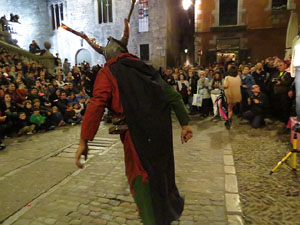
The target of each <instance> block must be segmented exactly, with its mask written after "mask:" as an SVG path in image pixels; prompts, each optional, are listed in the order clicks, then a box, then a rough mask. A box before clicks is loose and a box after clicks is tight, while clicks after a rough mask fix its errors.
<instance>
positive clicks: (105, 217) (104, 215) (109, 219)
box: [101, 214, 114, 221]
mask: <svg viewBox="0 0 300 225" xmlns="http://www.w3.org/2000/svg"><path fill="white" fill-rule="evenodd" d="M101 218H102V219H103V220H106V221H112V219H113V218H114V217H113V216H111V215H108V214H102V215H101Z"/></svg>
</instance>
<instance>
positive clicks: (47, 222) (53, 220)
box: [44, 218, 56, 224]
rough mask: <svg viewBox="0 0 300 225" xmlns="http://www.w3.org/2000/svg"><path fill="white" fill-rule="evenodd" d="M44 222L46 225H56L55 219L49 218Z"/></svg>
mask: <svg viewBox="0 0 300 225" xmlns="http://www.w3.org/2000/svg"><path fill="white" fill-rule="evenodd" d="M44 222H45V223H46V224H55V223H56V219H53V218H47V219H45V220H44Z"/></svg>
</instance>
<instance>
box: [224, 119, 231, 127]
mask: <svg viewBox="0 0 300 225" xmlns="http://www.w3.org/2000/svg"><path fill="white" fill-rule="evenodd" d="M231 122H232V120H231V119H228V120H226V122H225V127H226V129H227V130H230V127H231Z"/></svg>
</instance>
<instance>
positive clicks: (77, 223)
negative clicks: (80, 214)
mask: <svg viewBox="0 0 300 225" xmlns="http://www.w3.org/2000/svg"><path fill="white" fill-rule="evenodd" d="M69 224H73V225H79V224H81V221H80V220H77V219H75V220H71V221H70V222H69Z"/></svg>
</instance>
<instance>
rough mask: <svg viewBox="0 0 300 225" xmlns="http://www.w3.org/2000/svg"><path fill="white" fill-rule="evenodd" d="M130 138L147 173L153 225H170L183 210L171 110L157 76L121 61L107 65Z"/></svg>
mask: <svg viewBox="0 0 300 225" xmlns="http://www.w3.org/2000/svg"><path fill="white" fill-rule="evenodd" d="M110 70H111V72H112V74H113V76H114V77H115V78H116V80H117V83H118V88H119V93H120V99H121V102H122V105H123V109H124V113H125V117H126V122H127V124H128V128H129V131H130V135H131V138H132V141H133V144H134V146H135V149H136V151H137V154H138V156H139V158H140V161H141V163H142V165H143V167H144V169H145V170H146V171H147V173H148V177H149V183H150V190H151V198H152V205H153V208H154V214H155V221H156V225H170V224H171V222H172V221H174V220H177V219H178V218H179V217H180V215H181V213H182V211H183V207H184V200H183V198H181V197H180V195H179V193H178V190H177V187H176V184H175V172H174V155H173V137H172V121H171V107H170V105H169V103H168V99H167V98H166V96H165V94H164V91H163V82H164V81H163V80H162V78H161V77H160V75H159V73H158V72H157V71H156V70H155V69H154V68H153V67H151V66H148V65H147V64H145V63H144V62H142V61H137V60H132V59H128V58H121V59H119V60H118V61H117V62H116V63H113V64H112V65H110Z"/></svg>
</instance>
